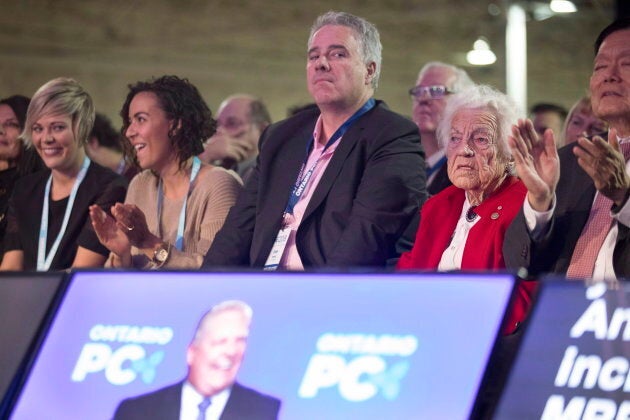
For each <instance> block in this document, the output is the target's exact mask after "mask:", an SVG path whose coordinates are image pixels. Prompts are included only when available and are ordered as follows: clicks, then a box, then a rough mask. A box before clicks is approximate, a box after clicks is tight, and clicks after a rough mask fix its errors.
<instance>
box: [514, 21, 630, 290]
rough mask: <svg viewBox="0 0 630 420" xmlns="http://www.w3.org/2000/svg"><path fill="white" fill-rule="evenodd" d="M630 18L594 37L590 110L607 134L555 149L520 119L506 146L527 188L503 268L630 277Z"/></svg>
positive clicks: (578, 276)
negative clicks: (602, 122) (604, 125)
mask: <svg viewBox="0 0 630 420" xmlns="http://www.w3.org/2000/svg"><path fill="white" fill-rule="evenodd" d="M628 57H630V18H627V17H626V18H620V19H618V20H616V21H615V22H613V23H611V24H610V25H609V26H607V27H606V28H604V29H603V30H602V32H601V33H600V34H599V36H598V37H597V40H596V41H595V60H594V66H593V73H592V75H591V79H590V88H589V91H590V96H591V104H592V107H593V114H594V115H595V116H596V117H598V118H601V119H602V120H604V121H606V122H607V123H608V126H609V131H608V135H607V137H606V138H603V137H601V136H595V137H594V138H593V139H592V140H589V139H586V138H584V137H580V138H579V139H578V141H577V143H573V144H571V145H568V146H567V147H564V148H561V149H560V150H559V151H556V147H555V139H554V133H553V132H552V131H551V130H547V131H545V133H544V135H543V136H542V137H541V136H540V135H538V133H536V132H535V131H534V129H533V125H532V123H531V121H520V122H519V124H518V126H517V127H514V129H513V131H512V137H511V138H510V147H511V148H512V154H513V156H514V161H515V163H516V169H517V172H518V175H519V177H520V178H521V179H522V180H523V182H524V183H525V185H526V186H527V190H528V192H527V199H526V200H523V201H524V202H523V204H522V211H521V212H519V214H518V216H517V217H516V219H515V220H514V222H513V223H512V225H511V226H510V228H509V229H508V231H507V234H506V240H505V243H504V253H505V255H506V262H507V265H508V267H510V268H515V269H518V268H520V267H524V268H526V269H527V270H528V271H529V274H530V275H531V276H534V277H535V276H538V275H540V274H541V273H555V274H559V275H564V276H566V277H567V278H572V279H580V280H581V279H594V280H611V281H614V280H615V279H621V278H630V200H629V198H630V66H629V65H628V62H629V58H628Z"/></svg>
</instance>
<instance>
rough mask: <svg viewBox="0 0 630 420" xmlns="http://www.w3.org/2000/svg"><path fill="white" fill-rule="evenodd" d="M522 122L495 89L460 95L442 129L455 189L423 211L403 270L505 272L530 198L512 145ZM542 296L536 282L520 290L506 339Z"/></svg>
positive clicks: (401, 266) (471, 90) (476, 89)
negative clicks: (514, 224)
mask: <svg viewBox="0 0 630 420" xmlns="http://www.w3.org/2000/svg"><path fill="white" fill-rule="evenodd" d="M518 116H519V111H518V109H517V107H516V105H515V104H514V103H513V101H511V100H510V99H509V98H508V97H507V95H504V94H503V93H501V92H498V91H496V90H494V89H492V88H490V87H489V86H483V85H479V86H475V87H472V88H469V89H466V90H464V91H462V92H460V93H458V94H455V95H453V97H452V98H451V99H450V101H449V103H448V104H447V105H446V108H445V110H444V116H443V118H442V120H441V121H440V124H439V125H438V129H437V133H438V138H439V140H440V142H441V144H443V145H444V147H445V148H446V155H447V158H448V159H447V165H448V176H449V178H450V180H451V182H452V183H453V185H452V186H450V187H448V188H446V189H444V190H443V191H442V192H440V193H438V194H436V195H434V196H433V197H431V198H429V200H427V202H426V203H425V204H424V206H423V207H422V211H421V217H420V226H419V227H418V232H417V235H416V240H415V243H414V246H413V249H412V250H411V251H410V252H407V253H405V254H403V255H402V256H401V257H400V260H399V261H398V264H397V268H398V269H407V270H408V269H423V270H438V271H452V270H467V271H471V270H482V271H488V270H491V271H496V270H501V269H504V268H505V261H504V258H503V251H502V244H503V237H504V235H505V231H506V229H507V227H508V226H509V225H510V223H511V221H512V219H513V218H514V217H515V216H516V214H517V213H518V211H519V209H520V205H521V203H522V200H523V199H524V197H525V193H526V188H525V186H524V185H523V183H522V182H521V181H519V180H518V178H517V177H516V176H515V173H514V166H513V162H512V158H511V156H510V149H509V147H508V144H507V138H508V135H509V133H510V129H511V128H512V124H514V123H516V121H517V119H518ZM534 288H535V283H534V282H523V283H521V284H520V285H519V287H518V293H517V297H516V301H515V304H514V306H513V309H512V312H511V313H510V316H509V318H508V321H507V324H506V326H505V329H504V331H505V332H506V334H511V333H513V332H514V331H515V330H516V329H517V327H518V325H519V324H520V323H521V322H523V320H524V319H525V317H526V315H527V312H528V310H529V306H530V304H531V302H532V295H533V291H534Z"/></svg>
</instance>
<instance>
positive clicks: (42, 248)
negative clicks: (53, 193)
mask: <svg viewBox="0 0 630 420" xmlns="http://www.w3.org/2000/svg"><path fill="white" fill-rule="evenodd" d="M89 166H90V159H89V158H88V157H87V156H86V157H85V158H83V164H82V165H81V169H80V170H79V173H78V174H77V179H76V180H75V181H74V185H73V186H72V190H71V191H70V197H69V198H68V203H67V204H66V211H65V213H64V215H63V222H62V223H61V229H59V233H58V234H57V238H56V239H55V242H54V243H53V245H52V247H50V250H49V251H48V255H46V242H47V239H48V208H49V198H50V186H51V184H52V173H51V174H50V176H49V177H48V181H47V182H46V189H45V190H44V206H43V208H42V220H41V224H40V225H39V242H38V246H37V271H47V270H48V269H49V268H50V264H51V263H52V260H53V258H55V254H57V249H58V248H59V244H60V243H61V238H62V237H63V235H64V234H65V233H66V229H67V228H68V221H69V220H70V213H72V207H73V206H74V200H75V198H76V197H77V191H78V190H79V186H80V185H81V182H82V181H83V178H85V174H86V173H87V170H88V167H89Z"/></svg>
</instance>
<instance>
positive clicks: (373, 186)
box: [203, 101, 426, 268]
mask: <svg viewBox="0 0 630 420" xmlns="http://www.w3.org/2000/svg"><path fill="white" fill-rule="evenodd" d="M318 116H319V110H318V109H313V110H309V111H303V112H300V113H298V114H297V115H295V116H293V117H291V118H289V119H287V120H284V121H281V122H279V123H276V124H273V125H271V126H269V127H268V128H267V129H266V130H265V132H264V133H263V135H262V136H261V140H260V153H259V156H258V160H257V165H256V167H255V168H254V170H253V171H252V173H251V176H250V177H249V179H248V180H247V182H246V183H245V187H244V189H243V191H241V193H240V195H239V197H238V199H237V201H236V204H235V205H234V207H233V208H232V209H231V210H230V213H229V214H228V216H227V219H226V221H225V224H224V226H223V228H222V229H221V230H220V231H219V232H218V234H217V236H216V237H215V239H214V241H213V243H212V246H211V247H210V250H209V251H208V253H207V254H206V256H205V259H204V263H203V267H206V268H207V267H212V266H252V267H263V266H264V264H265V261H266V260H267V257H268V255H269V252H270V251H271V248H272V246H273V243H274V240H275V238H276V235H277V233H278V231H279V229H280V225H281V222H282V215H283V212H284V209H285V207H286V204H287V201H288V199H289V196H290V194H291V192H292V189H293V185H294V183H295V181H296V179H297V176H298V173H299V171H300V168H301V166H302V164H303V162H304V160H305V157H306V154H307V150H306V147H307V144H308V143H309V141H310V139H311V137H312V135H313V130H314V127H315V123H316V121H317V118H318ZM425 199H426V175H425V171H424V152H423V151H422V147H421V146H420V136H419V133H418V129H417V127H416V125H415V124H414V123H413V122H411V121H410V120H408V119H406V118H404V117H402V116H400V115H398V114H396V113H394V112H392V111H390V110H389V109H388V108H387V106H386V105H385V104H384V103H383V102H381V101H377V105H376V106H375V107H374V108H373V109H372V110H370V111H369V112H368V113H366V114H365V115H363V116H362V117H361V118H359V119H358V120H357V121H356V122H355V123H354V124H353V125H352V126H351V127H350V129H349V130H348V131H347V132H346V133H345V135H344V136H343V137H342V138H341V140H340V141H339V145H338V146H337V149H336V150H335V153H334V155H333V157H332V158H331V160H330V162H329V164H328V166H327V168H326V170H325V172H324V174H323V176H322V178H321V180H320V182H319V184H318V185H317V187H316V189H315V191H314V193H313V196H312V198H311V200H310V202H309V204H308V206H307V208H306V211H305V214H304V217H303V219H302V222H301V224H300V226H299V228H298V230H297V233H296V244H297V249H298V252H299V254H300V258H301V260H302V263H303V264H304V267H305V268H308V267H321V266H329V267H352V266H384V265H385V263H386V261H387V260H388V259H389V258H393V257H396V256H397V255H398V253H397V252H396V249H395V244H396V241H397V240H398V238H399V237H400V236H401V234H402V232H403V230H404V229H405V228H406V227H407V225H408V224H409V221H410V220H411V218H412V216H413V215H414V214H416V213H417V212H418V209H419V207H420V205H421V204H422V203H423V202H424V200H425Z"/></svg>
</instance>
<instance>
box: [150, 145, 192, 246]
mask: <svg viewBox="0 0 630 420" xmlns="http://www.w3.org/2000/svg"><path fill="white" fill-rule="evenodd" d="M200 168H201V161H200V160H199V158H198V157H197V156H195V157H194V158H193V162H192V168H191V169H190V180H189V181H188V192H186V196H185V197H184V203H183V204H182V209H181V211H180V212H179V224H178V225H177V238H176V239H175V244H174V245H175V248H177V249H178V250H179V251H182V250H183V249H184V226H185V225H186V203H187V202H188V196H189V195H190V186H191V185H192V183H193V182H194V181H195V178H197V174H198V173H199V169H200ZM163 201H164V191H163V189H162V178H160V182H159V185H158V202H157V207H158V220H157V223H158V236H162V235H161V234H160V221H161V220H162V202H163Z"/></svg>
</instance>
